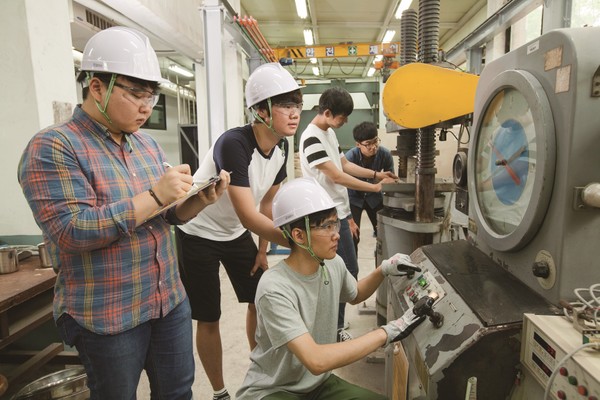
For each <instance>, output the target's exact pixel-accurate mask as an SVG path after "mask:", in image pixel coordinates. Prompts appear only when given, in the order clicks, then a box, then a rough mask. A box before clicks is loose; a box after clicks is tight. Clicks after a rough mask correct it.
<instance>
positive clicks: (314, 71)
mask: <svg viewBox="0 0 600 400" xmlns="http://www.w3.org/2000/svg"><path fill="white" fill-rule="evenodd" d="M312 70H313V75H314V76H319V67H313V68H312Z"/></svg>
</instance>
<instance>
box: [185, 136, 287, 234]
mask: <svg viewBox="0 0 600 400" xmlns="http://www.w3.org/2000/svg"><path fill="white" fill-rule="evenodd" d="M287 147H288V143H287V141H286V140H282V141H281V142H280V143H279V144H278V145H277V146H275V148H274V149H273V150H272V151H271V154H264V153H263V152H262V151H261V150H260V148H259V147H258V143H257V142H256V138H255V137H254V133H253V131H252V126H251V125H245V126H242V127H238V128H233V129H230V130H228V131H227V132H225V133H223V134H222V135H221V136H220V137H219V138H218V139H217V141H216V142H215V144H214V146H213V147H211V148H210V150H209V151H208V154H207V155H206V156H205V157H204V160H203V161H202V163H201V164H200V166H199V167H198V171H196V173H195V174H194V180H195V181H202V180H206V179H207V178H209V177H211V176H213V175H215V174H216V173H217V171H221V170H222V169H224V170H226V171H229V172H230V173H231V183H230V185H231V186H242V187H249V188H250V190H251V191H252V195H253V196H254V201H255V203H256V204H255V205H256V206H258V204H259V203H260V201H261V200H262V199H263V197H264V196H265V194H266V193H267V191H268V190H269V189H271V187H272V186H273V185H277V184H279V183H281V182H282V181H283V180H284V179H285V177H286V170H285V163H286V160H287ZM179 228H180V229H181V230H182V231H184V232H185V233H187V234H188V235H195V236H199V237H201V238H205V239H210V240H215V241H221V242H222V241H228V240H233V239H236V238H238V237H239V236H240V235H241V234H242V233H244V232H245V231H246V228H244V226H243V225H242V223H241V221H240V219H239V218H238V216H237V214H236V212H235V209H234V208H233V204H231V199H230V198H229V195H228V193H227V192H225V193H223V195H222V196H221V197H220V198H219V200H218V201H217V202H216V203H214V204H211V205H209V206H208V207H206V208H205V209H204V210H202V211H201V212H200V214H198V215H197V216H196V217H195V218H193V219H192V220H191V221H189V222H188V223H186V224H185V225H180V227H179Z"/></svg>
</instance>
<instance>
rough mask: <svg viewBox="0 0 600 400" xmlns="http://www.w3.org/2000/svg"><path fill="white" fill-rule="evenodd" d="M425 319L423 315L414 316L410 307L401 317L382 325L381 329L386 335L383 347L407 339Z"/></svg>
mask: <svg viewBox="0 0 600 400" xmlns="http://www.w3.org/2000/svg"><path fill="white" fill-rule="evenodd" d="M425 318H426V317H425V315H422V316H418V315H416V314H415V313H414V311H413V308H412V307H411V308H409V309H408V311H406V312H405V313H404V315H403V316H402V317H400V318H398V319H397V320H395V321H391V322H389V323H388V324H387V325H383V326H382V327H381V328H382V329H383V330H384V331H385V333H387V340H386V341H385V346H387V345H388V344H390V343H393V342H397V341H398V340H402V339H404V338H405V337H407V336H408V335H409V334H410V333H411V332H412V331H413V330H414V329H415V328H416V327H417V326H419V324H420V323H421V322H423V321H424V320H425Z"/></svg>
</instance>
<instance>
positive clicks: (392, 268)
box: [381, 253, 421, 276]
mask: <svg viewBox="0 0 600 400" xmlns="http://www.w3.org/2000/svg"><path fill="white" fill-rule="evenodd" d="M415 271H416V272H421V268H419V267H417V266H416V265H415V264H413V262H412V260H411V259H410V256H408V255H407V254H402V253H396V254H394V255H393V256H391V257H390V258H388V259H387V260H383V262H382V263H381V273H382V274H383V276H388V275H407V274H408V273H414V272H415Z"/></svg>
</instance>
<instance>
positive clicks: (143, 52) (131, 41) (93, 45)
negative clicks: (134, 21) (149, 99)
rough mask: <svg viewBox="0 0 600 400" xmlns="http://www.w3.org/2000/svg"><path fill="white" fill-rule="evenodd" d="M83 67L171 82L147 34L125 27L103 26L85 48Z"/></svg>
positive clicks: (82, 68)
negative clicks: (159, 63)
mask: <svg viewBox="0 0 600 400" xmlns="http://www.w3.org/2000/svg"><path fill="white" fill-rule="evenodd" d="M81 70H82V71H90V72H107V73H113V74H119V75H125V76H131V77H133V78H138V79H142V80H145V81H149V82H159V83H166V82H168V81H167V80H166V79H163V77H162V76H161V75H160V67H159V65H158V58H157V57H156V53H155V52H154V49H153V48H152V45H151V44H150V40H149V39H148V37H147V36H146V35H144V34H143V33H140V32H138V31H136V30H134V29H131V28H126V27H122V26H114V27H111V28H108V29H104V30H102V31H100V32H98V33H96V34H95V35H94V36H92V38H91V39H90V40H89V41H88V42H87V44H86V45H85V49H84V50H83V58H82V60H81Z"/></svg>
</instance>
